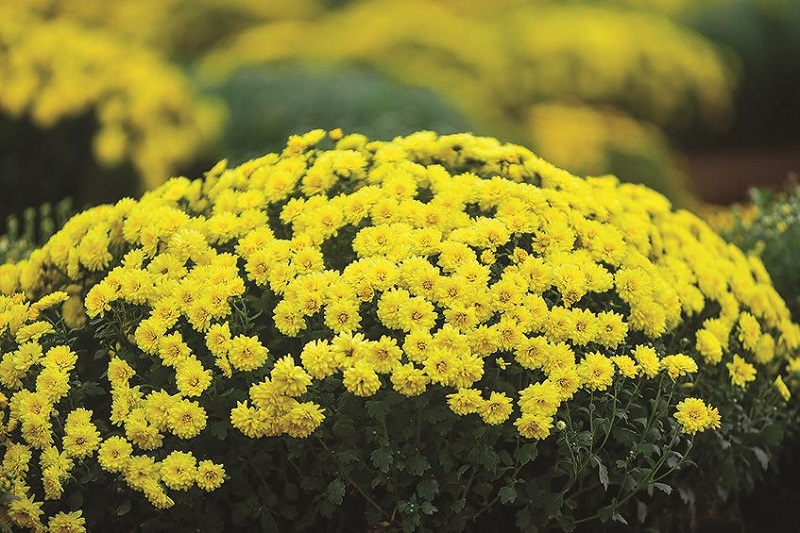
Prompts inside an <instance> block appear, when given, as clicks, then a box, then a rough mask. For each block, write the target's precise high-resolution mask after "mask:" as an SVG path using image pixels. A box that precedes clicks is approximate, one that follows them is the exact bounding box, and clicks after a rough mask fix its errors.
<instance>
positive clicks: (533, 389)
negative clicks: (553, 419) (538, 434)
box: [517, 379, 561, 417]
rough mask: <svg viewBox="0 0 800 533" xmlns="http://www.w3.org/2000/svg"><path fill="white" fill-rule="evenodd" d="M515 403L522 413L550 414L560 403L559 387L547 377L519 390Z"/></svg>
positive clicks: (552, 413) (547, 415) (546, 415)
mask: <svg viewBox="0 0 800 533" xmlns="http://www.w3.org/2000/svg"><path fill="white" fill-rule="evenodd" d="M517 403H518V404H519V408H520V410H521V411H522V413H523V414H525V413H530V414H534V415H541V416H545V417H549V416H552V415H554V414H555V412H556V410H557V409H558V406H559V405H560V404H561V388H560V387H559V385H558V384H556V383H555V382H553V381H550V380H549V379H546V380H544V381H543V382H541V383H534V384H532V385H528V386H527V387H525V388H524V389H522V390H521V391H519V400H517Z"/></svg>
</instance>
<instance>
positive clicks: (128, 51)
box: [0, 2, 224, 187]
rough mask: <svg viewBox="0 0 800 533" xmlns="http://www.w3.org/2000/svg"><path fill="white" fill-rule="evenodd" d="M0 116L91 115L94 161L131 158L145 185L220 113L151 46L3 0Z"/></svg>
mask: <svg viewBox="0 0 800 533" xmlns="http://www.w3.org/2000/svg"><path fill="white" fill-rule="evenodd" d="M0 113H4V114H8V115H11V116H14V117H19V116H29V117H30V118H31V119H32V120H33V121H34V122H35V123H36V124H37V125H38V126H40V127H42V128H50V127H52V126H53V125H54V124H55V123H57V122H58V121H59V120H61V119H63V118H66V117H76V116H80V115H83V114H87V113H94V116H95V117H96V119H97V121H98V123H99V128H98V131H97V133H96V134H95V136H94V139H93V149H94V155H95V157H96V159H97V160H98V161H99V162H100V163H101V164H103V165H107V166H114V165H118V164H120V163H122V162H125V161H128V162H131V163H132V164H133V165H134V166H135V168H136V169H137V171H138V172H139V173H140V174H141V175H142V176H143V177H144V181H145V183H144V184H143V185H144V186H145V187H154V186H156V185H158V184H160V183H162V182H164V181H165V180H166V179H167V178H168V177H169V176H171V175H172V174H173V173H174V172H175V171H176V169H177V167H178V165H180V164H182V163H185V162H186V161H187V160H190V159H191V158H192V157H194V156H196V155H197V154H198V153H199V152H200V151H202V150H203V149H204V148H207V147H208V146H209V144H210V143H211V142H212V141H213V140H214V139H215V138H216V137H217V136H218V135H219V133H220V130H221V127H222V122H223V117H224V112H223V110H222V108H221V107H220V105H219V104H218V103H217V102H215V101H213V100H210V99H205V98H201V97H200V96H199V95H198V94H197V93H196V91H195V90H194V89H193V88H192V86H191V84H190V83H189V81H188V80H187V79H186V78H185V76H184V75H183V74H181V72H180V71H179V69H177V68H176V67H172V66H169V65H168V64H167V63H166V62H165V61H164V60H163V59H162V58H161V57H159V55H158V54H156V53H155V52H154V51H153V50H151V49H149V48H147V47H144V46H141V45H137V44H134V43H129V42H124V41H120V40H119V39H118V38H116V37H115V36H114V35H113V34H111V33H105V32H103V31H102V30H89V29H86V28H83V27H81V26H80V25H78V24H75V23H73V22H71V21H70V20H68V19H62V18H55V19H53V18H46V17H40V16H37V15H34V14H33V13H32V12H28V11H27V10H25V9H23V8H21V7H20V5H19V4H14V5H11V4H10V3H8V2H6V3H4V4H3V5H1V6H0Z"/></svg>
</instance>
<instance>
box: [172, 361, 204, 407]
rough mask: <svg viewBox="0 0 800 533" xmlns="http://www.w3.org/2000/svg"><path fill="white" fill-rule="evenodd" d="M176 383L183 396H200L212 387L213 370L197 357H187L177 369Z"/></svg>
mask: <svg viewBox="0 0 800 533" xmlns="http://www.w3.org/2000/svg"><path fill="white" fill-rule="evenodd" d="M175 383H176V384H177V386H178V391H179V392H180V394H181V395H182V396H186V397H189V398H191V397H194V396H200V395H201V394H202V393H203V392H204V391H205V390H206V389H207V388H208V387H209V385H211V370H206V369H205V368H204V367H203V364H202V363H201V362H200V361H199V360H198V359H197V358H196V357H187V358H185V359H183V360H181V361H180V362H179V363H178V364H177V365H176V367H175Z"/></svg>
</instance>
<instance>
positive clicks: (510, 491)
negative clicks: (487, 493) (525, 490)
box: [498, 485, 517, 504]
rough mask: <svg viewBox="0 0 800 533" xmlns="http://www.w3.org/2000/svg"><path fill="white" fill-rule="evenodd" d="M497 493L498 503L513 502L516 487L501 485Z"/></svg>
mask: <svg viewBox="0 0 800 533" xmlns="http://www.w3.org/2000/svg"><path fill="white" fill-rule="evenodd" d="M498 495H499V496H500V503H502V504H509V503H514V500H516V499H517V489H515V488H514V487H512V486H510V485H508V486H505V487H502V488H501V489H500V492H498Z"/></svg>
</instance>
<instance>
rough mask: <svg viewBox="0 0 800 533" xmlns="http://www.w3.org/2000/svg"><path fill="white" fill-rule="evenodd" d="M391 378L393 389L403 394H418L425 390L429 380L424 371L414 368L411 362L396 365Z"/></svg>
mask: <svg viewBox="0 0 800 533" xmlns="http://www.w3.org/2000/svg"><path fill="white" fill-rule="evenodd" d="M391 380H392V385H393V386H394V390H396V391H397V392H399V393H400V394H402V395H403V396H419V395H420V394H422V393H423V392H425V388H426V386H427V384H428V383H429V381H430V379H429V378H428V376H427V375H426V374H425V372H424V371H423V370H422V369H420V368H416V367H415V366H414V364H413V363H406V364H404V365H399V366H396V367H395V368H394V370H393V371H392V376H391Z"/></svg>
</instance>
